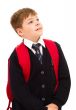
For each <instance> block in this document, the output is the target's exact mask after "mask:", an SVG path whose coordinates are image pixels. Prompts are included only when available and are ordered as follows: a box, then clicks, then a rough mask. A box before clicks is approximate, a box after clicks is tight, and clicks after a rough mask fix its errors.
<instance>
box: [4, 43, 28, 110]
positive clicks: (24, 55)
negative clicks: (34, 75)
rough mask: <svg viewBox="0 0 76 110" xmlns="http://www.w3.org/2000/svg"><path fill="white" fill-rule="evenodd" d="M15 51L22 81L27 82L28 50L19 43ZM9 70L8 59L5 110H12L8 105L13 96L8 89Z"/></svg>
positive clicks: (9, 88)
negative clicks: (6, 102) (7, 101)
mask: <svg viewBox="0 0 76 110" xmlns="http://www.w3.org/2000/svg"><path fill="white" fill-rule="evenodd" d="M15 49H16V53H17V56H18V61H19V64H20V66H21V68H22V71H23V76H24V79H25V80H26V81H28V79H29V75H30V56H29V52H28V49H27V47H26V46H25V45H24V43H21V44H20V45H18V46H17V47H16V48H15ZM9 68H10V58H9V59H8V83H7V88H6V92H7V97H8V99H9V103H8V107H7V110H12V108H11V107H10V104H11V102H12V100H13V95H12V91H11V87H10V77H9V75H10V73H9Z"/></svg>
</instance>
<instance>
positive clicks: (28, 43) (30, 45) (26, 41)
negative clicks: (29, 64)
mask: <svg viewBox="0 0 76 110" xmlns="http://www.w3.org/2000/svg"><path fill="white" fill-rule="evenodd" d="M33 43H34V44H36V43H35V42H32V41H31V40H28V39H24V44H25V45H26V46H27V47H28V48H29V49H31V47H32V44H33ZM37 43H40V44H41V45H42V46H43V47H45V44H44V41H43V39H42V38H40V39H39V40H38V42H37Z"/></svg>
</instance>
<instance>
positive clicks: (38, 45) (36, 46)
mask: <svg viewBox="0 0 76 110" xmlns="http://www.w3.org/2000/svg"><path fill="white" fill-rule="evenodd" d="M40 46H41V44H40V43H37V44H33V45H32V48H33V49H34V50H35V51H37V50H39V48H40Z"/></svg>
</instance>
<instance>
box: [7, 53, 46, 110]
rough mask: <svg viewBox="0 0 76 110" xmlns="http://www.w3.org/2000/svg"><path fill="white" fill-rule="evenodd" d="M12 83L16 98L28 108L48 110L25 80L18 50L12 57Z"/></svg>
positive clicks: (29, 109) (30, 109)
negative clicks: (31, 91)
mask: <svg viewBox="0 0 76 110" xmlns="http://www.w3.org/2000/svg"><path fill="white" fill-rule="evenodd" d="M9 72H10V84H11V89H12V93H13V96H14V98H15V99H16V100H17V101H18V102H19V103H20V104H21V105H22V106H23V107H24V108H25V109H27V110H47V108H46V107H44V106H43V103H42V102H41V101H40V100H39V99H37V98H36V97H35V96H33V95H32V94H31V93H30V91H29V88H28V86H27V83H26V82H25V80H24V77H23V74H22V70H21V67H20V65H19V63H18V58H17V55H16V51H14V52H13V53H12V55H11V57H10V68H9Z"/></svg>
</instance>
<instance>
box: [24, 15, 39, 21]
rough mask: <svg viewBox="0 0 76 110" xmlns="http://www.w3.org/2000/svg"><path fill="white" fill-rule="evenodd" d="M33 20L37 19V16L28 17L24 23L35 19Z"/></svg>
mask: <svg viewBox="0 0 76 110" xmlns="http://www.w3.org/2000/svg"><path fill="white" fill-rule="evenodd" d="M35 18H38V16H37V15H29V16H28V17H27V18H26V19H25V18H24V19H25V20H26V21H29V20H32V19H35Z"/></svg>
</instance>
